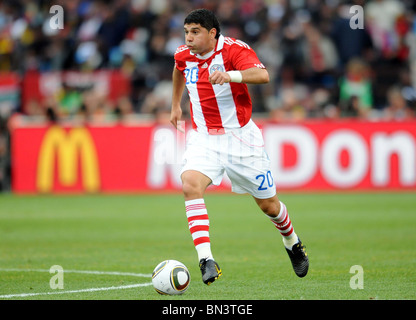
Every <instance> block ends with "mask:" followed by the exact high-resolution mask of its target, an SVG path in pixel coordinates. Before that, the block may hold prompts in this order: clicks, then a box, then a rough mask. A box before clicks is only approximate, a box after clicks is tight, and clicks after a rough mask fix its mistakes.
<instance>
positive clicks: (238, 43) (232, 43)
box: [224, 37, 251, 50]
mask: <svg viewBox="0 0 416 320" xmlns="http://www.w3.org/2000/svg"><path fill="white" fill-rule="evenodd" d="M224 47H228V48H229V49H241V48H243V49H249V50H251V47H250V46H249V45H248V44H247V43H245V42H244V41H242V40H239V39H235V38H231V37H224Z"/></svg>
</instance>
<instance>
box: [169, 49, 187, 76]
mask: <svg viewBox="0 0 416 320" xmlns="http://www.w3.org/2000/svg"><path fill="white" fill-rule="evenodd" d="M187 49H188V48H187V47H186V46H185V45H182V46H180V47H178V49H176V52H175V54H174V57H173V58H174V60H175V67H176V69H178V70H179V71H181V72H183V70H185V68H186V62H185V58H184V54H185V50H187Z"/></svg>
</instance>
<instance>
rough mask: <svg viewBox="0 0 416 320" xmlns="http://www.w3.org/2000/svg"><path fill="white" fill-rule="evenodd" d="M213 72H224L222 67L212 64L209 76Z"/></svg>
mask: <svg viewBox="0 0 416 320" xmlns="http://www.w3.org/2000/svg"><path fill="white" fill-rule="evenodd" d="M215 71H220V72H224V71H225V69H224V66H223V65H221V64H214V65H212V66H211V68H209V74H212V73H213V72H215Z"/></svg>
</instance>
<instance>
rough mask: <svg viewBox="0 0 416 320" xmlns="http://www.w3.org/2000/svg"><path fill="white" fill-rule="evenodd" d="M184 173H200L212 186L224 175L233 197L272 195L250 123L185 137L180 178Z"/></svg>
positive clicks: (265, 162) (258, 139)
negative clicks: (241, 195)
mask: <svg viewBox="0 0 416 320" xmlns="http://www.w3.org/2000/svg"><path fill="white" fill-rule="evenodd" d="M187 170H196V171H199V172H201V173H203V174H204V175H206V176H207V177H208V178H210V179H211V181H212V184H213V185H219V184H220V183H221V181H222V178H223V176H224V173H225V172H226V173H227V176H228V177H229V179H230V180H231V184H232V191H233V192H235V193H249V194H251V195H252V196H254V197H256V198H259V199H267V198H271V197H273V196H274V195H275V194H276V187H275V184H274V179H273V175H272V173H271V170H270V160H269V157H268V156H267V153H266V151H265V149H264V140H263V136H262V133H261V131H260V129H259V128H258V127H257V125H256V124H255V123H254V122H253V121H252V120H250V121H249V122H248V123H247V124H246V125H245V126H244V127H243V128H238V129H233V130H231V131H229V132H227V133H225V134H221V135H208V134H205V133H199V132H197V131H195V130H193V131H192V132H191V133H190V135H189V137H188V141H187V146H186V150H185V153H184V158H183V167H182V171H181V175H182V173H183V172H185V171H187Z"/></svg>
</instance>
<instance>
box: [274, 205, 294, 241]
mask: <svg viewBox="0 0 416 320" xmlns="http://www.w3.org/2000/svg"><path fill="white" fill-rule="evenodd" d="M270 220H271V221H272V222H273V224H274V225H275V227H276V228H277V229H278V230H279V232H280V234H281V235H282V237H283V243H284V245H285V247H286V248H288V249H292V247H293V245H294V244H295V243H297V242H298V236H297V235H296V233H295V230H294V228H293V226H292V221H291V220H290V217H289V213H288V212H287V208H286V206H285V204H284V203H283V202H281V201H280V212H279V214H278V215H277V217H274V218H270Z"/></svg>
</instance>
